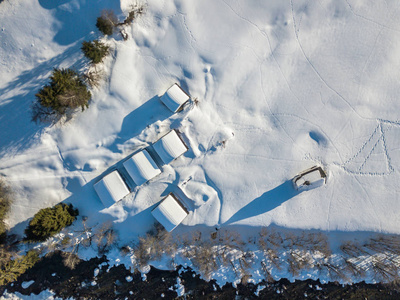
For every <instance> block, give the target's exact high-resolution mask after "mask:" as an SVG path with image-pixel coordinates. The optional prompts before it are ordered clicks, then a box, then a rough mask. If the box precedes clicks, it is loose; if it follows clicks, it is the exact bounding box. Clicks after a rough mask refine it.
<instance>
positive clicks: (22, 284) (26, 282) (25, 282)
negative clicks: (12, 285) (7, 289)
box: [21, 280, 35, 289]
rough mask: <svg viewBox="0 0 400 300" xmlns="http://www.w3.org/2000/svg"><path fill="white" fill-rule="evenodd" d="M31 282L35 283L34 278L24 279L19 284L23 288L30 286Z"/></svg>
mask: <svg viewBox="0 0 400 300" xmlns="http://www.w3.org/2000/svg"><path fill="white" fill-rule="evenodd" d="M33 283H35V280H30V281H24V282H22V283H21V286H22V287H23V288H24V289H27V288H28V287H30V286H31V285H32V284H33Z"/></svg>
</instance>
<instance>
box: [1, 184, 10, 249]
mask: <svg viewBox="0 0 400 300" xmlns="http://www.w3.org/2000/svg"><path fill="white" fill-rule="evenodd" d="M10 195H11V190H10V188H9V187H8V186H7V185H6V184H5V183H4V181H3V180H2V179H1V178H0V244H1V243H3V242H4V240H5V238H6V229H7V228H6V224H5V223H4V219H5V218H6V216H7V214H8V212H9V211H10V207H11V196H10Z"/></svg>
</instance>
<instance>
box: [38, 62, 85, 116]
mask: <svg viewBox="0 0 400 300" xmlns="http://www.w3.org/2000/svg"><path fill="white" fill-rule="evenodd" d="M35 96H36V100H37V101H36V103H35V104H34V106H33V115H32V119H33V121H35V122H37V121H41V122H43V121H49V120H53V121H54V119H53V118H54V117H55V118H56V120H58V118H60V117H61V116H63V115H65V114H66V113H67V112H68V111H69V110H74V109H76V108H78V107H81V108H82V111H83V110H84V109H85V107H86V108H87V107H88V106H89V104H88V103H89V100H90V97H91V94H90V92H89V91H88V89H87V87H86V85H85V84H84V82H83V80H82V78H81V76H80V75H79V73H78V72H76V71H74V70H72V69H54V70H53V74H52V75H51V76H50V84H48V85H45V86H44V87H43V88H42V89H41V90H39V92H38V93H37V94H36V95H35Z"/></svg>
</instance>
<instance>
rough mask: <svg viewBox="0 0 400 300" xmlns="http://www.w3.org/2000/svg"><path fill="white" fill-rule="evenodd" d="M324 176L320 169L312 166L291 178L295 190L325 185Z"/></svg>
mask: <svg viewBox="0 0 400 300" xmlns="http://www.w3.org/2000/svg"><path fill="white" fill-rule="evenodd" d="M325 179H326V174H325V172H324V171H323V170H322V168H321V167H318V166H314V167H312V168H310V169H308V170H305V171H303V172H302V173H300V174H299V175H297V176H296V177H294V178H293V183H294V186H295V188H296V189H299V188H307V187H318V186H321V185H323V184H324V183H325Z"/></svg>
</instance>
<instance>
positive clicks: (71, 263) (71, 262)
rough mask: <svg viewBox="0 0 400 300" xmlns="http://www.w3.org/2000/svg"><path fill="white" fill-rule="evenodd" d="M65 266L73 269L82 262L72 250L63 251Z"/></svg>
mask: <svg viewBox="0 0 400 300" xmlns="http://www.w3.org/2000/svg"><path fill="white" fill-rule="evenodd" d="M62 257H63V263H64V266H66V267H67V268H69V269H71V270H73V269H75V267H76V266H77V265H78V264H79V263H80V261H81V260H80V258H79V257H78V255H76V254H75V253H72V252H62Z"/></svg>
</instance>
